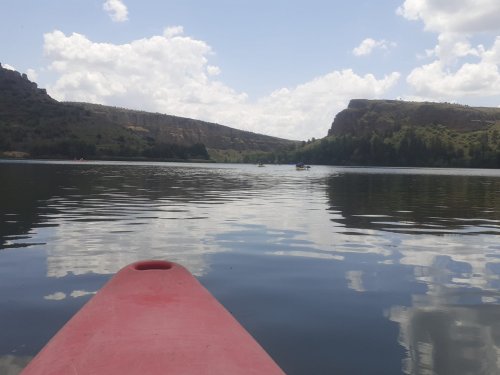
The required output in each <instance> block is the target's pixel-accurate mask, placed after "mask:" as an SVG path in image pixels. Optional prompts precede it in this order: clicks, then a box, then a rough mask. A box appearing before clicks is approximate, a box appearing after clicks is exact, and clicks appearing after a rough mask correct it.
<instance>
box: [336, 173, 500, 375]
mask: <svg viewBox="0 0 500 375" xmlns="http://www.w3.org/2000/svg"><path fill="white" fill-rule="evenodd" d="M499 191H500V181H499V179H498V178H490V177H466V176H439V177H436V176H432V175H416V174H415V175H394V174H390V175H384V174H344V175H341V176H337V177H331V178H329V180H328V197H329V200H330V205H331V207H332V209H333V210H334V211H335V210H337V212H339V213H340V214H341V215H334V216H333V217H332V220H334V221H335V222H337V223H342V224H343V225H345V231H346V232H345V233H350V234H351V236H353V237H356V236H355V235H359V236H360V237H361V238H363V237H365V238H366V237H368V238H372V237H373V234H374V233H377V235H378V236H382V237H385V238H386V239H387V242H386V245H385V246H384V245H383V247H384V248H385V250H386V251H373V252H374V253H377V254H381V255H383V256H384V257H385V258H387V259H386V260H385V261H384V260H382V261H381V263H386V264H391V263H399V264H401V265H408V266H412V267H413V272H414V277H415V279H416V280H417V281H418V282H419V283H421V284H423V285H425V286H426V291H425V294H413V296H412V306H410V307H403V306H393V307H392V308H391V309H390V311H389V312H388V313H387V314H388V318H389V319H390V320H392V321H394V322H397V323H398V324H399V325H400V338H399V340H400V343H401V345H402V346H404V347H405V348H406V350H407V358H406V359H405V360H404V362H403V371H404V372H405V373H407V374H457V375H458V374H499V373H500V363H499V358H500V323H499V322H500V310H499V308H498V305H497V304H498V302H499V301H500V299H499V287H500V280H499V276H498V275H499V274H500V272H499V271H500V264H499V257H500V243H499V241H498V234H499V233H500V195H499V194H498V193H499ZM339 216H340V217H339ZM368 235H369V236H368ZM368 241H369V240H368ZM365 243H366V241H365ZM352 244H353V245H354V246H352V247H351V248H350V249H349V250H350V251H354V252H355V251H356V246H355V245H356V240H353V241H352ZM391 248H392V250H391ZM344 250H345V249H344ZM360 251H361V252H362V251H364V250H362V249H361V248H360ZM346 279H347V282H348V286H349V287H350V288H351V289H353V290H356V291H358V292H366V291H367V290H368V291H369V290H370V286H369V283H367V282H366V283H365V282H364V280H363V279H364V275H363V272H361V271H349V272H347V274H346ZM367 285H368V286H367Z"/></svg>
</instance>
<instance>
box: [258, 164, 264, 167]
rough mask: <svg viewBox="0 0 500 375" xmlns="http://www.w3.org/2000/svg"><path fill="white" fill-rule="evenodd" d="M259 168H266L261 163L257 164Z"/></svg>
mask: <svg viewBox="0 0 500 375" xmlns="http://www.w3.org/2000/svg"><path fill="white" fill-rule="evenodd" d="M257 167H265V165H264V164H263V163H259V164H257Z"/></svg>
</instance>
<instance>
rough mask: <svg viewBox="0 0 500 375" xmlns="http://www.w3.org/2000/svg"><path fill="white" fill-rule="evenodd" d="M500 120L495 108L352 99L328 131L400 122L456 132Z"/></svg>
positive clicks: (343, 131)
mask: <svg viewBox="0 0 500 375" xmlns="http://www.w3.org/2000/svg"><path fill="white" fill-rule="evenodd" d="M497 121H500V109H499V108H482V107H469V106H464V105H458V104H450V103H431V102H404V101H400V100H365V99H353V100H351V101H350V103H349V106H348V107H347V109H345V110H343V111H341V112H339V113H338V114H337V116H336V117H335V119H334V121H333V123H332V126H331V128H330V130H329V131H328V135H340V134H364V133H366V132H371V131H373V130H378V131H380V132H384V131H386V130H390V129H393V128H394V127H400V126H430V125H442V126H445V127H447V128H450V129H453V130H455V131H459V132H465V131H474V130H481V129H486V128H487V127H488V126H490V125H492V124H494V123H495V122H497Z"/></svg>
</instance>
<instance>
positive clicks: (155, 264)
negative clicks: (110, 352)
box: [134, 260, 172, 271]
mask: <svg viewBox="0 0 500 375" xmlns="http://www.w3.org/2000/svg"><path fill="white" fill-rule="evenodd" d="M134 268H135V269H136V270H138V271H148V270H169V269H170V268H172V263H170V262H165V261H163V260H151V261H146V262H140V263H137V264H136V265H135V267H134Z"/></svg>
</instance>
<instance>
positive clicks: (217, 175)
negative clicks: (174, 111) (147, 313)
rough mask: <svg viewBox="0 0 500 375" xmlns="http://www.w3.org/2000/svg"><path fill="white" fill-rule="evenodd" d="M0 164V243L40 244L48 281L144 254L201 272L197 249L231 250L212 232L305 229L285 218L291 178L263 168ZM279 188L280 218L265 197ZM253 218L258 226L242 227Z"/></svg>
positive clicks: (275, 195) (291, 203)
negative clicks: (1, 183)
mask: <svg viewBox="0 0 500 375" xmlns="http://www.w3.org/2000/svg"><path fill="white" fill-rule="evenodd" d="M0 167H1V168H2V174H3V176H5V177H6V179H7V180H8V181H9V182H10V183H9V184H8V185H6V186H3V187H0V193H2V194H0V197H1V198H0V200H2V206H1V207H2V212H1V214H2V216H3V217H4V218H9V219H8V221H10V224H8V227H5V226H4V227H2V228H3V229H4V230H5V232H4V233H3V234H1V237H0V244H1V245H0V246H1V247H2V248H9V247H10V248H12V247H25V246H29V245H32V244H33V243H38V244H41V245H42V246H41V248H42V249H43V250H46V252H47V275H48V276H49V277H63V276H66V275H68V274H69V273H72V274H76V275H81V274H85V273H97V274H111V273H114V272H116V271H117V270H118V269H119V268H120V267H121V266H123V265H125V264H128V263H131V262H133V261H136V260H138V259H144V258H160V259H169V260H172V261H179V262H181V263H182V264H184V265H185V266H186V267H188V268H189V269H190V270H191V271H192V272H194V273H196V274H198V275H201V274H202V273H204V271H205V269H206V267H207V264H206V262H205V255H208V254H212V253H214V252H220V251H230V250H231V248H228V247H227V246H225V245H226V244H227V241H226V242H225V240H218V239H217V238H216V237H220V235H221V233H224V232H225V231H227V232H234V231H241V230H246V232H248V233H255V228H257V229H258V230H259V231H261V230H262V231H264V232H265V231H267V230H269V231H270V233H271V234H270V235H274V236H276V237H277V236H280V233H281V232H283V230H282V229H280V227H282V226H283V225H284V224H285V225H286V227H287V229H289V230H293V229H296V230H298V229H300V230H306V231H307V232H309V231H308V229H307V228H304V227H303V226H302V225H301V224H300V223H299V224H298V222H300V220H296V219H294V218H296V217H297V212H301V208H302V206H303V205H304V203H303V202H302V200H299V199H298V200H294V199H290V195H291V194H293V193H294V192H297V189H296V185H295V181H286V180H284V179H280V178H279V177H276V176H275V174H276V173H275V172H272V171H270V172H269V173H267V174H266V173H262V172H259V173H258V174H256V173H255V172H252V173H245V172H244V171H243V172H242V171H240V170H239V169H235V168H228V167H227V166H226V167H223V168H215V167H214V166H207V167H205V166H203V165H196V166H192V165H191V166H190V165H187V164H181V165H173V164H168V165H159V164H156V165H147V164H146V165H139V164H134V165H123V164H115V165H106V164H104V165H103V164H101V165H92V164H87V163H85V164H79V163H71V162H70V163H67V164H61V163H57V165H43V164H18V165H17V164H16V165H9V164H4V165H0ZM250 171H252V170H250ZM285 171H286V169H285ZM303 182H304V180H303V179H300V180H298V183H303ZM306 182H307V180H306ZM277 185H279V186H280V187H279V188H276V186H277ZM9 186H11V187H12V188H9ZM14 187H17V189H19V187H24V191H13V189H14ZM284 191H286V192H287V194H288V195H286V194H285V198H283V202H284V203H285V204H284V205H283V207H282V209H281V212H280V214H282V215H276V211H275V210H272V209H271V210H268V209H267V207H266V200H271V201H273V202H276V201H277V200H279V199H282V197H281V196H282V195H283V192H284ZM298 192H299V194H301V191H300V190H298ZM3 203H5V204H3ZM322 204H323V202H322ZM296 205H299V206H300V207H296ZM310 215H311V216H314V212H311V213H310ZM321 219H323V217H321ZM6 221H7V220H6ZM4 222H5V221H4ZM255 222H258V223H259V224H260V225H261V227H251V226H248V225H247V226H246V227H245V225H246V224H249V223H250V224H255ZM324 222H326V223H328V220H327V219H326V220H324ZM245 228H246V229H245ZM249 228H250V229H249ZM276 228H278V229H276ZM292 235H293V236H295V234H292ZM292 235H289V234H284V236H285V237H286V236H288V237H290V236H292ZM317 237H320V236H317Z"/></svg>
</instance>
